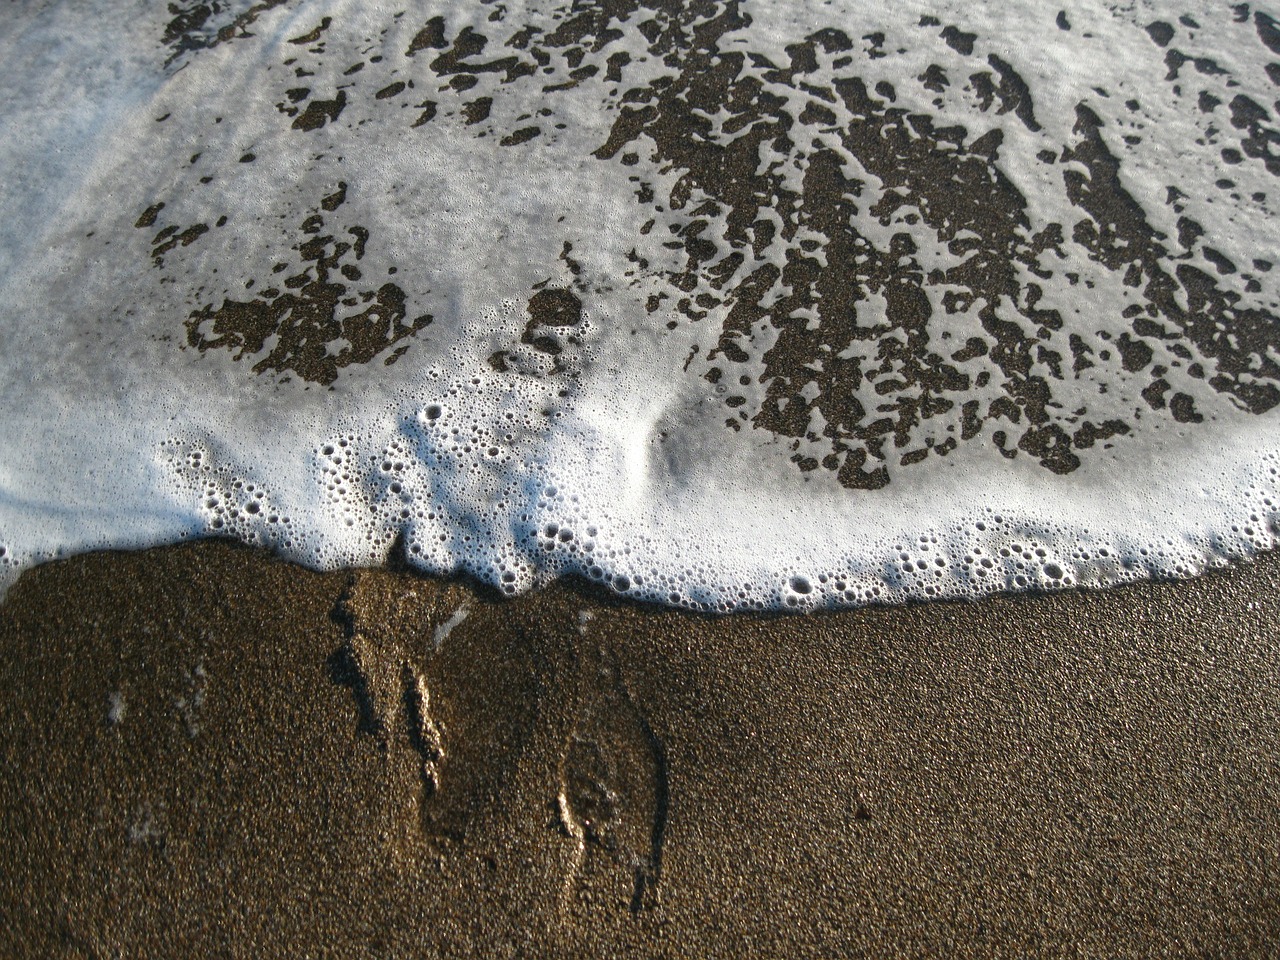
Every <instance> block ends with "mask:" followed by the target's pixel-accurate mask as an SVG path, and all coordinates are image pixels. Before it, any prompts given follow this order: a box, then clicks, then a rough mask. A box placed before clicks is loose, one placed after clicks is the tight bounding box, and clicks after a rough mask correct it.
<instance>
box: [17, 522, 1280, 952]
mask: <svg viewBox="0 0 1280 960" xmlns="http://www.w3.org/2000/svg"><path fill="white" fill-rule="evenodd" d="M1278 582H1280V556H1275V555H1272V556H1265V557H1262V558H1261V559H1260V560H1258V561H1257V562H1256V563H1253V564H1250V565H1247V566H1244V567H1241V568H1239V569H1235V570H1232V571H1230V572H1228V573H1225V574H1220V575H1212V576H1207V577H1204V578H1202V579H1200V580H1197V581H1193V582H1189V583H1182V584H1154V585H1143V586H1138V587H1132V588H1126V589H1120V590H1115V591H1112V592H1107V593H1091V594H1085V593H1072V594H1061V595H1056V596H1048V597H1036V598H1021V599H1003V598H1001V599H993V600H988V601H983V602H981V603H974V604H934V605H925V606H915V607H908V608H902V609H869V610H860V611H853V612H848V613H841V614H837V615H822V616H809V617H794V616H793V617H736V618H732V619H712V618H703V617H698V616H691V615H688V614H682V613H678V612H673V611H666V610H660V609H649V608H641V607H636V606H632V605H627V604H620V603H614V602H610V601H609V600H607V599H606V598H602V597H600V596H599V595H598V594H597V593H596V592H594V591H591V590H587V589H583V588H578V587H575V586H573V585H563V584H562V585H557V586H554V587H551V588H549V589H546V590H543V591H540V592H538V593H536V594H534V595H531V596H528V597H524V598H522V599H519V600H516V601H514V602H512V601H502V600H499V599H495V598H493V597H489V596H485V595H483V594H481V595H477V594H476V593H475V592H474V591H472V590H470V589H469V588H467V587H465V586H463V585H458V584H442V583H438V582H434V581H430V580H425V579H421V578H418V577H414V576H412V575H408V574H403V573H393V572H386V571H379V572H360V573H355V574H348V573H337V574H323V575H322V574H315V573H310V572H307V571H304V570H301V569H299V568H297V567H294V566H291V565H288V564H285V563H283V562H280V561H277V560H275V559H272V558H271V557H269V556H267V555H265V554H262V553H258V552H255V551H251V550H247V549H243V548H236V547H232V546H229V545H226V544H221V543H204V544H199V545H196V546H187V547H181V548H172V549H161V550H153V551H148V552H143V553H136V554H118V553H113V554H99V555H92V556H84V557H78V558H75V559H72V560H67V561H63V562H59V563H53V564H49V565H47V566H44V567H41V568H39V569H37V570H34V571H32V572H30V573H28V574H27V575H26V576H25V577H24V578H23V579H22V580H21V581H20V582H19V583H18V584H17V585H16V586H15V587H14V588H13V589H12V590H11V591H10V594H9V596H8V598H7V600H6V601H5V603H4V605H3V607H0V644H2V645H3V646H2V647H0V649H2V650H3V652H4V656H3V658H2V659H0V735H2V739H0V743H2V744H3V747H2V750H3V753H2V756H3V764H4V769H3V774H2V775H0V811H2V814H0V815H2V816H3V820H2V823H0V917H3V918H4V923H3V924H2V925H0V956H3V957H61V956H67V957H113V956H129V957H133V956H137V957H176V956H244V957H264V956H314V957H319V956H334V957H357V956H368V957H402V956H405V957H408V956H414V957H416V956H511V955H519V956H605V955H626V956H715V957H731V956H732V957H737V956H778V957H802V956H842V957H843V956H922V957H923V956H937V955H943V954H945V955H964V956H1008V957H1025V956H1060V955H1073V956H1107V957H1115V956H1157V955H1160V956H1166V955H1167V956H1206V957H1207V956H1213V957H1217V956H1221V957H1246V956H1273V955H1276V952H1277V951H1278V950H1280V947H1277V943H1278V942H1280V858H1278V854H1280V767H1278V763H1280V718H1278V716H1277V714H1278V713H1280V642H1277V640H1278V635H1277V629H1276V627H1275V624H1276V623H1277V619H1278V618H1280V590H1277V585H1278ZM464 604H465V605H466V609H467V611H468V612H467V615H466V617H465V619H462V620H461V621H460V622H458V623H457V625H456V626H455V627H454V629H453V630H452V632H450V633H449V634H448V636H447V637H445V638H444V639H443V640H442V642H441V643H440V646H439V649H438V650H437V649H435V647H434V637H435V634H436V629H437V628H438V627H440V626H441V625H442V624H445V623H446V622H448V621H449V620H450V618H451V617H452V616H453V615H454V614H455V611H457V609H458V608H459V607H460V606H462V605H464Z"/></svg>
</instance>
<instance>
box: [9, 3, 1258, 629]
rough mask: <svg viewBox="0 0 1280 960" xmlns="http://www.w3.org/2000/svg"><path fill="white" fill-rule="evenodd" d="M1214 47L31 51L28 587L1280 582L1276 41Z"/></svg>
mask: <svg viewBox="0 0 1280 960" xmlns="http://www.w3.org/2000/svg"><path fill="white" fill-rule="evenodd" d="M1202 7H1203V9H1199V8H1197V9H1196V10H1193V11H1191V12H1188V13H1185V14H1183V15H1181V16H1179V17H1178V18H1176V19H1173V18H1170V17H1167V16H1166V15H1165V14H1162V13H1161V12H1160V10H1159V8H1158V7H1157V6H1156V5H1153V4H1144V3H1137V4H1131V5H1128V6H1125V7H1123V8H1116V9H1099V8H1097V7H1095V6H1093V5H1083V4H1078V5H1072V6H1067V7H1066V8H1065V9H1064V8H1063V7H1062V6H1061V5H1060V4H1052V5H1050V4H1045V3H1039V2H1025V3H1020V4H1018V5H1016V9H1010V8H1002V9H1001V10H1000V11H999V13H988V12H986V11H984V10H979V9H969V8H965V7H955V8H954V9H953V8H952V7H950V6H948V7H947V8H946V9H947V10H950V11H951V12H945V11H943V10H942V9H941V8H938V7H925V6H923V5H918V4H900V5H897V6H896V7H895V8H894V9H893V10H892V11H888V12H886V11H885V10H883V9H879V8H877V9H875V10H868V9H866V5H865V4H854V3H840V4H819V3H808V2H789V3H772V2H770V3H764V2H759V3H753V2H749V0H741V2H739V0H697V2H693V3H688V2H669V0H602V2H596V3H586V2H568V3H560V4H555V3H529V4H520V3H504V4H494V3H484V4H478V5H470V6H467V7H465V8H463V7H462V6H461V5H457V4H446V3H436V4H431V3H428V4H414V5H410V6H408V7H407V8H406V9H405V10H402V11H396V10H391V9H389V8H387V9H376V10H375V9H371V8H370V6H369V5H366V4H360V3H356V2H336V0H335V2H317V3H302V2H285V0H265V2H258V3H251V2H230V3H221V2H220V3H213V4H209V3H203V2H202V3H194V2H174V3H171V4H169V5H168V7H167V9H165V10H163V11H162V10H159V9H158V8H157V10H154V11H149V12H147V13H142V14H140V13H139V12H138V10H137V9H136V7H135V6H133V5H128V4H121V3H112V2H99V3H93V4H88V5H86V4H75V5H72V4H62V5H56V4H55V5H49V6H44V7H40V8H39V9H36V8H33V7H32V8H28V7H27V6H23V7H22V8H21V9H16V10H14V9H10V10H7V11H6V12H5V13H4V14H2V15H0V17H2V18H3V19H4V20H5V21H7V28H6V29H5V30H3V31H0V35H3V39H0V54H2V56H0V75H2V78H3V80H4V83H5V88H6V90H8V91H10V95H9V97H8V100H7V103H8V105H7V106H6V107H4V108H3V110H2V111H0V168H2V169H5V170H8V171H11V173H10V174H9V175H8V182H7V183H6V189H5V190H4V191H3V194H2V195H0V215H2V216H0V224H2V226H0V332H2V336H3V342H4V350H3V351H0V354H2V355H0V366H2V369H3V376H2V377H0V423H3V424H4V426H3V427H0V569H2V570H3V571H7V572H6V573H4V574H3V575H4V576H5V577H7V578H8V580H11V579H12V577H13V576H16V574H17V572H19V571H20V570H21V569H24V568H25V567H27V566H29V565H30V564H32V563H34V562H38V561H39V560H42V559H46V558H49V557H52V556H56V555H58V554H60V553H65V552H68V551H74V550H83V549H90V548H94V547H103V546H119V547H126V546H143V545H148V544H153V543H161V542H169V541H172V540H175V539H180V538H184V537H193V536H200V535H208V534H224V535H230V536H234V537H238V538H240V539H242V540H245V541H247V542H251V543H258V544H264V545H268V546H271V547H274V548H275V549H277V550H280V551H281V552H283V553H284V554H285V555H287V556H290V557H292V558H295V559H297V560H300V561H302V562H304V563H308V564H310V565H314V566H324V567H331V566H338V565H351V564H373V563H378V562H381V561H383V560H385V558H386V557H387V555H388V553H389V552H391V551H396V552H403V554H404V556H405V557H406V558H407V559H408V560H409V562H411V563H413V564H415V565H417V566H419V567H421V568H422V569H424V570H428V571H431V572H437V573H446V572H453V571H463V572H467V573H469V574H472V575H475V576H478V577H480V578H482V579H485V580H487V581H489V582H492V583H493V584H495V585H497V586H499V587H501V588H502V589H504V590H507V591H508V592H516V591H519V590H523V589H527V588H528V587H530V586H531V585H533V584H535V583H537V582H539V581H542V580H545V579H547V578H549V577H553V576H557V575H560V574H565V573H574V574H579V575H583V576H586V577H589V578H592V579H595V580H597V581H600V582H602V583H605V584H608V585H609V586H611V587H612V588H613V589H615V590H617V591H618V592H620V593H624V594H629V595H632V596H636V597H639V598H644V599H651V600H659V601H662V602H669V603H676V604H683V605H688V606H693V607H697V608H700V609H711V610H731V609H739V608H747V607H779V606H793V607H803V608H812V607H818V606H830V605H846V604H856V603H864V602H868V601H873V600H878V601H895V600H901V599H906V598H910V597H958V596H976V595H980V594H983V593H988V592H991V591H994V590H1007V589H1030V588H1055V587H1063V586H1075V585H1104V584H1111V583H1118V582H1123V581H1126V580H1131V579H1135V578H1139V577H1145V576H1151V575H1159V576H1185V575H1190V574H1193V573H1196V572H1198V571H1200V570H1203V569H1204V568H1206V567H1208V566H1214V565H1219V564H1222V563H1224V562H1227V561H1229V560H1231V559H1235V558H1239V557H1242V556H1247V555H1248V554H1249V553H1251V552H1253V551H1255V550H1259V549H1266V548H1269V547H1271V546H1272V545H1273V544H1274V540H1275V529H1276V527H1275V516H1276V508H1275V503H1276V499H1277V496H1278V495H1280V483H1277V468H1278V463H1280V457H1278V456H1277V454H1278V453H1280V447H1277V439H1280V437H1278V432H1277V419H1276V418H1277V413H1276V410H1275V408H1276V407H1277V405H1280V299H1278V298H1277V291H1278V285H1277V280H1276V275H1275V273H1274V272H1273V266H1274V262H1273V259H1272V258H1274V257H1275V256H1276V254H1275V252H1274V251H1275V240H1276V230H1275V226H1274V222H1275V221H1274V217H1273V213H1272V208H1271V204H1272V202H1273V200H1272V198H1271V195H1270V194H1271V190H1272V189H1273V188H1274V183H1275V178H1276V177H1277V175H1280V125H1278V124H1277V121H1276V114H1277V112H1280V101H1276V100H1275V96H1276V93H1277V90H1278V89H1280V23H1277V20H1276V19H1274V18H1273V16H1272V15H1271V14H1270V13H1268V12H1267V11H1265V10H1263V9H1261V8H1255V7H1253V6H1251V5H1248V4H1238V5H1235V6H1231V7H1222V6H1218V5H1208V4H1204V5H1202ZM8 580H6V581H5V582H8ZM0 586H2V584H0Z"/></svg>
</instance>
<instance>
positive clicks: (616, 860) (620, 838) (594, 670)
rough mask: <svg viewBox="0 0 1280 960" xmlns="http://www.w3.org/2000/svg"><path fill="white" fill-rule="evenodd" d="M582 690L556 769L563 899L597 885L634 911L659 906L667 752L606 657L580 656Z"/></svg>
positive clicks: (595, 651) (593, 651)
mask: <svg viewBox="0 0 1280 960" xmlns="http://www.w3.org/2000/svg"><path fill="white" fill-rule="evenodd" d="M581 692H582V697H581V704H582V705H581V708H580V713H579V718H578V722H577V723H576V724H575V726H574V728H573V732H572V733H571V734H570V735H569V737H568V740H567V741H566V743H565V746H564V752H563V759H562V761H561V763H560V771H559V773H560V777H559V779H560V785H559V786H560V788H559V793H558V795H557V807H558V813H559V825H560V828H561V830H562V831H563V832H564V833H565V834H566V835H567V836H568V837H569V838H571V839H572V840H573V841H574V843H575V844H576V850H575V852H574V858H573V864H572V867H571V869H570V871H569V873H568V876H567V877H566V880H565V890H564V894H565V897H566V898H572V897H574V896H575V895H576V894H577V893H578V892H579V891H581V890H583V889H584V888H586V887H588V886H596V885H597V884H599V885H601V886H603V887H605V888H606V889H609V890H610V891H611V892H612V890H613V889H614V888H615V887H618V888H621V889H620V891H619V892H622V891H625V893H624V894H623V895H624V896H625V897H626V902H627V904H628V906H629V908H630V910H631V912H633V913H637V912H639V911H640V910H642V909H648V908H651V907H653V906H655V905H656V903H657V884H658V879H659V876H660V874H661V867H662V844H663V835H664V833H665V831H666V825H667V804H668V784H667V762H666V751H665V749H664V748H663V744H662V741H661V740H660V739H659V738H658V737H657V735H656V734H655V733H654V731H653V728H652V727H651V726H650V725H649V722H648V721H647V720H646V719H645V716H644V714H643V713H642V712H641V711H640V709H639V707H638V706H637V705H636V703H635V702H634V701H633V700H632V698H631V695H630V694H629V693H628V692H627V689H626V685H625V683H624V682H623V679H622V676H621V674H620V672H619V670H618V667H617V664H616V663H615V662H614V659H613V657H612V655H610V654H609V653H608V652H607V651H605V650H600V649H589V650H588V651H584V673H583V679H582V690H581Z"/></svg>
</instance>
